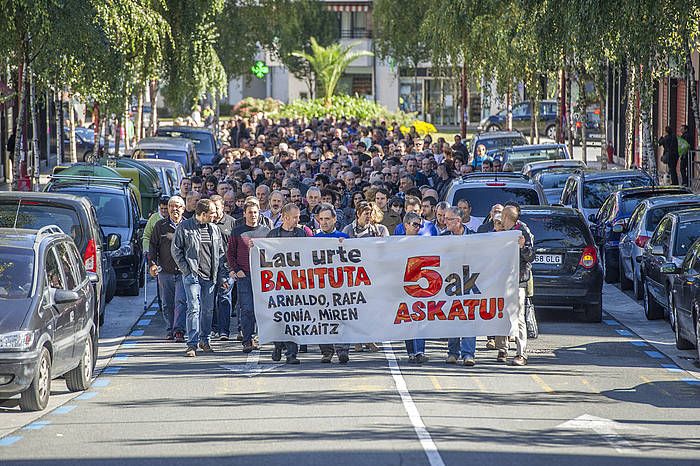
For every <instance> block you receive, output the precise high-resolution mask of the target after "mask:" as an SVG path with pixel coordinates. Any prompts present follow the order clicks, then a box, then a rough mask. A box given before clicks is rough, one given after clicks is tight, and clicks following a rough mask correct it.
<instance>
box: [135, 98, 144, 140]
mask: <svg viewBox="0 0 700 466" xmlns="http://www.w3.org/2000/svg"><path fill="white" fill-rule="evenodd" d="M139 86H140V85H139ZM138 93H139V97H138V101H137V102H136V121H135V122H134V135H135V136H136V140H137V141H138V140H140V139H141V138H142V137H143V135H142V131H143V87H139V89H138Z"/></svg>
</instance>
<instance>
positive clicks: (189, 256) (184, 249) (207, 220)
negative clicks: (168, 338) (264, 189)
mask: <svg viewBox="0 0 700 466" xmlns="http://www.w3.org/2000/svg"><path fill="white" fill-rule="evenodd" d="M216 215H217V210H216V206H215V205H214V203H213V202H211V201H210V200H209V199H201V200H200V201H198V202H197V206H196V207H195V214H194V216H193V217H192V218H190V219H187V220H185V221H183V222H181V223H180V224H179V225H178V226H177V229H176V230H175V237H174V238H173V242H172V246H171V249H170V250H171V253H172V256H173V259H174V260H175V262H176V263H177V266H178V268H179V269H180V271H181V272H182V283H183V284H184V286H185V295H186V296H187V321H186V326H187V351H186V352H185V355H186V356H187V357H194V356H195V355H196V351H197V347H199V349H201V350H202V351H204V352H205V353H211V352H212V351H213V350H212V349H211V346H209V333H210V332H211V320H212V312H213V309H214V290H215V287H216V286H217V277H219V276H222V275H219V267H220V266H221V265H222V261H221V258H222V257H223V255H224V254H225V245H224V244H223V240H222V238H221V232H220V230H219V228H218V227H217V226H216V225H215V224H214V223H212V222H213V221H214V219H215V218H216ZM221 286H223V287H224V288H226V287H228V283H227V282H226V283H222V284H221Z"/></svg>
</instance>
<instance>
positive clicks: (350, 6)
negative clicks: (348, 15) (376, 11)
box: [325, 1, 370, 11]
mask: <svg viewBox="0 0 700 466" xmlns="http://www.w3.org/2000/svg"><path fill="white" fill-rule="evenodd" d="M325 3H326V9H328V10H330V11H369V10H370V7H369V2H347V1H346V2H325Z"/></svg>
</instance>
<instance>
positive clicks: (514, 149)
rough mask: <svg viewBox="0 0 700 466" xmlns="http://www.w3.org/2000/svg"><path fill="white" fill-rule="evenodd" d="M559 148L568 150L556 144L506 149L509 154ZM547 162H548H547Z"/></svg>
mask: <svg viewBox="0 0 700 466" xmlns="http://www.w3.org/2000/svg"><path fill="white" fill-rule="evenodd" d="M559 148H566V146H565V145H564V144H556V143H551V144H526V145H524V146H513V147H508V148H506V149H504V150H505V151H507V152H518V151H522V152H526V151H532V150H537V149H559ZM562 160H569V159H562ZM545 162H546V161H545Z"/></svg>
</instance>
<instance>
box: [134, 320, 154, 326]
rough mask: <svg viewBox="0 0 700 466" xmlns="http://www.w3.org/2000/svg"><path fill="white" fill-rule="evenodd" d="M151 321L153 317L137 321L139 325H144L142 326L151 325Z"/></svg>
mask: <svg viewBox="0 0 700 466" xmlns="http://www.w3.org/2000/svg"><path fill="white" fill-rule="evenodd" d="M150 323H151V319H141V320H139V321H138V322H137V323H136V325H138V326H139V327H142V326H146V325H149V324H150Z"/></svg>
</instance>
